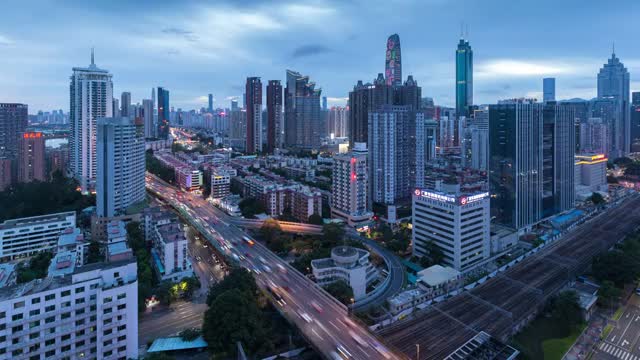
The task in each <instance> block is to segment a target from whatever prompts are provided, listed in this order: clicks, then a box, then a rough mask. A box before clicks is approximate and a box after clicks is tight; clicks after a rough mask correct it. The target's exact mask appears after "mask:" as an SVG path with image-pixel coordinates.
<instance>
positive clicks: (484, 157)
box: [470, 109, 489, 171]
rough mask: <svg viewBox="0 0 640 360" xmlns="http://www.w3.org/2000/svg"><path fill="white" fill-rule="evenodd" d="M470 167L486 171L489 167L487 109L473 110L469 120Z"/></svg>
mask: <svg viewBox="0 0 640 360" xmlns="http://www.w3.org/2000/svg"><path fill="white" fill-rule="evenodd" d="M470 131H471V167H472V168H474V169H476V170H481V171H486V170H488V168H489V110H488V109H482V110H475V111H474V115H473V119H472V120H471V126H470Z"/></svg>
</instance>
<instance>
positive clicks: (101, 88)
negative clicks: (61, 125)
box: [69, 50, 113, 192]
mask: <svg viewBox="0 0 640 360" xmlns="http://www.w3.org/2000/svg"><path fill="white" fill-rule="evenodd" d="M70 98H71V107H70V112H69V119H70V122H71V135H70V136H69V162H70V167H71V171H72V172H73V174H74V177H75V178H76V179H77V180H78V182H79V183H80V189H81V190H82V192H88V191H92V190H94V187H95V180H96V168H97V165H96V136H97V135H96V127H97V122H98V119H99V118H105V117H112V112H113V108H112V100H113V83H112V82H111V74H110V73H109V71H107V70H103V69H99V68H98V67H97V66H96V64H95V62H94V57H93V50H92V51H91V64H90V65H89V67H87V68H77V67H75V68H73V74H72V75H71V85H70Z"/></svg>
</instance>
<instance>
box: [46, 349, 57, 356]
mask: <svg viewBox="0 0 640 360" xmlns="http://www.w3.org/2000/svg"><path fill="white" fill-rule="evenodd" d="M55 355H56V351H55V350H49V351H47V352H46V353H44V357H54V356H55Z"/></svg>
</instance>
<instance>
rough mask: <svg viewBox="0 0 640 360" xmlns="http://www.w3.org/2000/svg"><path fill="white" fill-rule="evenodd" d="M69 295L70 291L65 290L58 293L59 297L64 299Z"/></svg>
mask: <svg viewBox="0 0 640 360" xmlns="http://www.w3.org/2000/svg"><path fill="white" fill-rule="evenodd" d="M69 295H71V290H65V291H63V292H61V293H60V296H62V297H65V296H69Z"/></svg>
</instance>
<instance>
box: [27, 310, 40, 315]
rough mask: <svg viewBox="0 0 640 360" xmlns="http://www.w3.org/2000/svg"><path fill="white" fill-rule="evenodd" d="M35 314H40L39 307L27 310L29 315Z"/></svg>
mask: <svg viewBox="0 0 640 360" xmlns="http://www.w3.org/2000/svg"><path fill="white" fill-rule="evenodd" d="M36 315H40V309H35V310H31V311H29V316H36Z"/></svg>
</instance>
